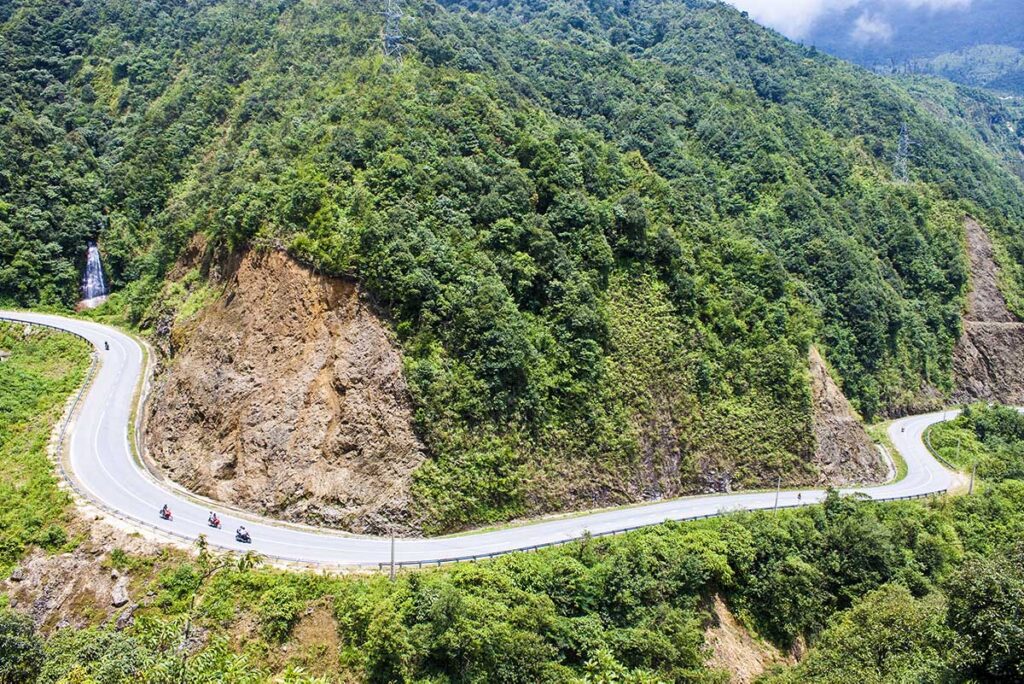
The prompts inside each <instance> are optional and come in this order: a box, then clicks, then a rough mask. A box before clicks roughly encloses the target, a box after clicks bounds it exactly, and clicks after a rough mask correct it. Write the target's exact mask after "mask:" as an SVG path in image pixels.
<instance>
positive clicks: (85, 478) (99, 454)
mask: <svg viewBox="0 0 1024 684" xmlns="http://www.w3.org/2000/svg"><path fill="white" fill-rule="evenodd" d="M0 318H6V319H15V320H19V321H25V322H30V323H40V324H46V325H50V326H53V327H57V328H60V329H62V330H66V331H69V332H72V333H76V334H78V335H80V336H82V337H84V338H85V339H87V340H88V341H89V342H90V343H92V345H93V346H94V347H95V348H96V353H97V355H98V357H99V364H98V366H97V370H96V375H95V378H94V380H93V382H92V384H91V386H90V387H89V389H88V391H87V392H86V393H85V395H84V396H83V397H82V401H81V403H80V404H79V407H78V412H77V414H76V417H75V419H74V420H73V422H72V424H71V426H70V427H69V431H68V433H67V436H66V439H65V444H66V449H67V450H66V454H67V457H66V460H65V463H66V465H67V471H66V475H67V477H68V478H69V479H70V480H71V482H72V484H73V485H74V486H75V488H76V489H77V490H78V492H79V494H81V495H83V496H85V497H87V498H88V499H90V500H91V501H92V502H93V503H94V504H96V505H98V506H100V507H102V508H104V509H106V510H107V511H108V512H110V513H111V514H113V515H116V516H117V517H118V518H120V519H121V520H123V521H125V522H128V523H130V524H132V525H136V526H140V527H146V528H149V529H151V530H152V529H154V528H155V529H157V530H160V531H161V532H164V533H167V534H170V535H173V536H176V537H178V538H182V539H187V540H194V539H196V538H197V537H198V536H199V535H200V534H205V535H206V536H207V539H208V540H209V542H210V544H211V545H213V546H216V547H221V548H223V549H229V550H233V551H245V550H252V551H257V552H259V553H261V554H263V555H265V556H268V557H273V558H276V559H282V560H293V561H299V562H304V563H311V564H317V565H326V566H348V565H369V566H377V565H378V564H387V563H389V561H390V559H391V540H390V539H388V538H381V537H367V536H354V535H346V534H343V533H336V532H330V531H326V530H319V529H314V528H310V527H304V526H297V525H292V524H287V523H280V522H275V521H273V520H271V519H268V518H263V517H259V516H256V515H250V514H245V513H239V512H236V511H229V510H225V508H224V506H223V505H222V504H215V503H213V502H209V501H205V500H203V499H201V498H199V497H196V496H194V495H192V494H190V493H188V492H185V491H184V490H182V489H181V488H180V487H177V486H176V485H173V484H171V483H168V482H163V481H161V480H160V478H158V477H156V476H154V475H153V474H152V473H151V472H150V471H149V470H148V469H146V468H145V467H144V466H142V465H141V464H140V462H139V461H138V460H137V458H136V457H135V456H134V454H133V451H132V448H131V446H130V443H129V439H128V436H129V431H130V430H134V425H133V424H132V404H133V398H134V395H135V392H136V389H137V388H138V387H139V386H140V378H141V376H142V373H143V370H144V369H143V359H144V355H143V350H142V348H141V347H140V346H139V344H138V343H137V342H136V341H135V340H134V339H133V338H131V337H129V336H128V335H125V334H124V333H121V332H119V331H117V330H115V329H114V328H110V327H107V326H104V325H100V324H97V323H92V322H89V321H83V320H77V319H72V318H65V317H62V316H55V315H49V314H37V313H28V312H15V311H0ZM104 342H107V343H109V345H110V349H109V350H105V349H104ZM955 414H956V412H955V411H949V412H948V413H931V414H926V415H920V416H912V417H909V418H904V419H901V420H897V421H895V422H894V423H893V425H892V427H891V428H890V429H889V435H890V437H891V438H892V441H893V443H894V444H895V446H896V448H897V449H898V450H899V452H900V453H901V454H902V456H903V458H904V460H905V461H906V463H907V476H906V477H905V478H904V479H902V480H900V481H899V482H895V483H891V484H887V485H882V486H877V487H865V488H862V489H857V490H843V491H844V493H849V492H852V491H859V492H862V493H864V494H865V495H867V496H869V497H871V498H874V499H894V498H904V497H907V498H909V497H915V496H923V495H928V494H934V493H937V492H942V491H945V490H946V489H948V488H949V487H950V486H951V485H952V484H953V481H954V476H953V474H952V473H951V472H950V471H948V470H947V469H946V468H944V467H943V466H942V465H941V464H940V463H938V462H937V461H936V460H935V459H934V458H933V457H932V456H931V454H930V453H929V452H928V449H927V448H926V447H925V445H924V443H923V441H922V437H923V433H924V430H925V428H927V427H928V426H929V425H932V424H933V423H936V422H939V421H941V420H943V419H944V418H945V417H953V416H954V415H955ZM824 496H825V492H824V491H823V490H818V489H804V490H799V491H798V490H786V491H783V492H781V493H780V494H779V495H778V505H779V507H790V506H798V505H806V504H811V503H816V502H819V501H821V500H822V499H823V498H824ZM165 503H166V504H167V505H168V506H170V508H171V510H172V511H173V512H174V519H173V521H164V520H161V519H160V517H159V515H158V510H159V508H160V507H161V505H163V504H165ZM775 505H776V492H774V491H771V492H751V493H740V494H727V495H708V496H694V497H687V498H682V499H673V500H666V501H660V502H656V503H649V504H642V505H637V506H631V507H627V508H620V509H614V510H603V511H598V512H594V513H588V514H585V515H575V516H567V517H561V518H549V519H544V520H541V521H538V522H534V523H529V524H524V525H520V526H515V527H508V528H505V529H498V530H491V531H485V532H479V533H472V534H465V535H460V536H452V537H439V538H430V539H398V540H397V541H396V542H395V549H394V553H395V559H396V561H397V562H399V563H403V562H404V563H414V564H415V563H420V562H423V563H428V562H436V561H438V560H449V559H455V558H460V557H472V556H486V555H489V554H495V553H501V552H507V551H514V550H519V549H525V548H529V547H531V546H535V545H543V544H552V543H561V542H565V541H568V540H571V539H576V538H579V537H581V536H584V535H585V534H588V533H589V534H593V535H596V534H602V533H609V532H613V531H616V530H622V529H627V528H633V527H641V526H646V525H656V524H659V523H662V522H664V521H666V520H686V519H690V518H696V517H702V516H707V515H714V514H718V513H722V512H728V511H736V510H754V509H767V508H772V507H773V506H775ZM211 509H215V510H217V511H218V513H219V515H220V517H221V520H222V521H223V529H221V530H217V529H213V528H210V527H209V526H208V525H207V524H206V520H207V515H208V512H209V510H211ZM240 524H244V525H245V526H246V527H247V528H248V530H249V531H250V533H251V535H252V543H251V544H242V543H239V542H236V541H235V536H234V530H235V528H236V527H237V526H238V525H240Z"/></svg>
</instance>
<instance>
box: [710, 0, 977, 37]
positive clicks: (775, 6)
mask: <svg viewBox="0 0 1024 684" xmlns="http://www.w3.org/2000/svg"><path fill="white" fill-rule="evenodd" d="M728 1H729V2H731V4H733V5H735V6H736V7H738V8H739V9H741V10H746V11H747V12H749V13H750V16H751V18H752V19H754V20H756V21H758V22H760V23H762V24H766V25H767V26H771V27H772V28H775V29H778V30H779V31H781V32H782V33H784V34H786V35H787V36H789V37H790V38H794V39H800V38H804V37H805V36H806V35H807V34H808V33H809V32H810V31H811V29H812V28H813V27H814V25H815V24H816V23H817V22H818V21H819V20H821V19H824V18H827V17H828V15H830V14H846V13H849V12H850V11H851V10H856V9H859V8H863V11H862V12H860V13H859V14H857V15H856V18H855V19H854V21H853V22H852V23H851V25H850V37H851V38H853V39H855V40H858V41H869V40H889V39H890V38H892V35H893V27H892V25H891V24H890V23H889V21H888V20H887V19H886V14H887V10H900V9H926V10H931V11H941V10H950V9H960V10H962V9H968V8H970V5H971V2H972V0H782V1H780V0H728Z"/></svg>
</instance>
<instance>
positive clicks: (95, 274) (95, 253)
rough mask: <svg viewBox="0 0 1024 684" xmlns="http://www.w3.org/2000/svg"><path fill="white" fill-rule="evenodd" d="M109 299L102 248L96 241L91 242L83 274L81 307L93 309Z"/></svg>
mask: <svg viewBox="0 0 1024 684" xmlns="http://www.w3.org/2000/svg"><path fill="white" fill-rule="evenodd" d="M105 301H107V284H106V282H104V280H103V264H102V262H100V249H99V247H97V246H96V243H94V242H90V243H89V253H88V255H87V257H86V260H85V275H83V276H82V301H81V302H80V303H79V307H80V308H83V309H91V308H93V307H96V306H99V305H100V304H102V303H103V302H105Z"/></svg>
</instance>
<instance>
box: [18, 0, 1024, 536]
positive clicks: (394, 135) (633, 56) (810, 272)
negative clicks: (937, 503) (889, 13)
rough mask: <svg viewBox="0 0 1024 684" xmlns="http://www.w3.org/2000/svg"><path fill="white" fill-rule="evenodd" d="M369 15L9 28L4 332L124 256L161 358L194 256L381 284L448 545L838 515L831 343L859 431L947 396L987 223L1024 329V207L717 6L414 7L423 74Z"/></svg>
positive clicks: (840, 75) (324, 7) (863, 87)
mask: <svg viewBox="0 0 1024 684" xmlns="http://www.w3.org/2000/svg"><path fill="white" fill-rule="evenodd" d="M373 10H374V8H370V7H366V6H364V5H362V4H359V3H353V2H351V0H334V1H332V2H318V3H312V2H295V1H287V2H281V3H277V4H268V3H257V4H255V5H254V4H251V3H245V2H238V1H235V0H221V1H217V2H214V1H206V2H196V3H186V4H182V3H173V2H160V1H154V2H148V3H137V2H129V1H128V0H115V1H113V2H110V1H106V0H104V1H100V0H81V1H79V2H75V3H70V4H66V5H65V4H54V3H42V2H35V1H29V0H19V1H17V2H12V3H7V4H6V5H4V6H3V8H0V22H2V24H0V67H2V68H0V74H2V75H0V79H3V80H2V83H3V85H4V86H6V87H4V88H2V89H0V93H2V95H0V98H2V101H0V127H2V129H3V135H2V136H0V301H5V300H10V301H14V302H17V303H20V304H25V305H38V304H55V303H62V304H65V305H66V304H69V303H71V302H72V301H73V300H74V298H75V282H76V273H77V267H76V266H77V265H79V264H80V261H81V259H82V252H83V247H84V245H85V242H86V240H87V239H90V238H93V237H97V236H98V237H99V239H100V243H101V247H102V250H103V252H104V256H105V258H106V264H107V266H108V269H109V270H110V272H111V280H112V282H113V284H114V285H115V287H116V288H118V289H119V290H120V293H119V295H118V297H116V298H115V303H116V305H117V306H120V307H122V308H123V310H124V311H125V312H126V314H127V315H128V316H130V317H131V318H132V320H134V321H136V322H138V323H140V324H141V325H143V326H152V325H154V324H155V322H156V321H157V320H165V321H166V320H168V317H169V314H172V313H173V312H172V311H169V309H170V307H171V303H172V302H173V301H176V300H181V299H182V298H180V297H167V296H164V295H163V294H161V293H162V288H164V286H165V278H166V276H167V274H168V273H169V269H170V268H171V266H172V265H173V263H174V262H175V260H176V259H177V258H178V257H179V255H181V254H182V252H183V250H184V249H185V248H186V246H187V245H189V244H190V241H191V240H192V239H193V236H195V235H197V234H202V235H203V236H204V238H205V240H204V241H203V242H201V243H195V244H202V245H205V249H206V251H205V258H206V260H207V262H206V263H207V265H209V264H211V263H213V264H216V263H219V262H220V261H221V260H222V259H223V258H224V257H225V255H227V254H228V253H230V252H233V251H237V250H240V249H244V248H246V247H247V246H255V247H256V248H276V247H284V248H287V249H288V250H289V251H290V252H291V253H292V254H293V255H295V256H296V257H298V258H300V259H301V260H303V261H305V262H307V263H310V264H313V265H315V266H316V268H318V269H320V270H322V271H326V272H329V273H337V274H348V275H353V276H355V277H357V278H358V279H359V280H360V281H361V282H362V283H363V284H364V285H365V286H366V287H367V288H368V290H369V291H370V292H371V293H372V295H373V296H374V297H375V299H376V300H377V301H378V302H379V303H380V305H381V307H382V308H383V309H384V310H386V312H387V313H388V314H389V316H390V319H391V323H392V324H393V326H394V328H395V330H396V332H397V333H398V335H399V337H400V339H401V342H402V345H403V348H404V352H405V357H406V365H407V367H406V371H407V375H408V379H409V385H410V388H411V391H412V395H413V399H414V402H415V404H416V408H417V411H416V420H417V424H418V427H419V430H420V432H421V433H422V436H423V438H424V440H425V442H426V443H427V445H428V446H429V448H430V451H431V454H432V457H433V458H432V459H430V460H429V461H428V462H427V464H426V465H425V466H424V467H423V468H422V469H421V471H420V472H419V473H418V474H417V479H416V508H417V514H418V516H419V517H420V518H421V519H422V520H423V521H424V524H425V526H426V529H428V530H431V531H436V530H442V529H451V528H458V527H463V526H466V525H469V524H473V523H479V522H487V521H496V520H503V519H508V518H511V517H515V516H518V515H525V514H532V513H537V512H542V511H548V510H555V509H561V508H565V507H574V506H587V507H590V506H594V505H599V504H614V503H622V502H627V501H634V500H637V499H640V498H650V497H654V496H666V495H675V494H679V493H685V492H690V491H694V490H698V489H709V488H715V489H720V488H724V487H733V488H743V487H750V486H756V485H758V484H763V483H765V482H768V481H772V480H773V479H774V477H775V475H776V474H780V473H781V474H782V475H783V476H784V477H785V478H786V480H787V481H789V482H793V483H796V482H811V481H814V480H815V479H816V474H815V472H814V471H813V468H812V467H811V466H809V465H808V462H809V457H810V455H811V454H812V452H813V449H814V444H813V440H812V437H811V433H810V430H809V425H810V415H811V413H810V396H809V390H808V380H807V374H806V370H805V369H806V354H807V349H808V345H809V344H810V343H811V341H814V340H816V341H817V342H819V343H820V344H821V345H822V346H823V349H824V351H825V353H826V356H827V358H828V360H829V363H830V364H831V366H832V367H833V368H834V369H835V371H836V372H837V374H838V375H839V379H840V380H841V381H842V384H843V388H844V391H845V392H846V393H847V395H848V396H850V398H851V399H852V400H853V402H854V404H855V405H856V407H857V408H858V409H859V410H860V411H861V412H862V413H863V414H864V415H865V416H867V417H871V416H873V415H876V414H879V413H884V412H887V411H895V410H901V409H905V408H908V407H914V406H917V405H919V404H920V403H922V402H925V401H933V399H928V398H927V397H932V396H934V393H933V390H934V389H937V390H939V392H942V391H946V390H948V389H949V388H950V386H951V382H952V380H951V372H950V364H951V361H950V359H951V352H952V348H953V345H954V342H955V340H956V339H957V337H958V335H959V312H960V308H961V305H962V301H963V291H964V287H965V283H966V265H965V260H964V257H963V255H962V249H961V241H962V229H961V226H960V223H961V218H962V216H963V214H964V213H965V212H971V213H973V214H975V215H977V216H979V217H980V218H982V219H984V220H985V221H986V223H987V224H988V225H989V227H990V228H992V230H993V231H994V232H995V233H996V236H997V238H998V241H999V243H1000V246H1001V247H1000V248H1001V249H1003V250H1005V253H1006V254H1007V273H1008V278H1007V283H1008V290H1009V291H1008V292H1007V296H1008V300H1009V303H1010V306H1011V307H1012V308H1014V309H1015V310H1018V311H1024V296H1022V295H1021V294H1020V293H1021V292H1024V285H1022V284H1024V275H1022V274H1024V271H1022V270H1021V268H1020V267H1019V266H1015V264H1021V263H1024V238H1022V233H1021V225H1022V221H1024V197H1022V194H1021V190H1022V184H1021V183H1020V182H1019V180H1018V179H1015V178H1014V177H1012V176H1011V175H1010V174H1009V173H1007V172H1006V171H1005V169H1003V168H1001V167H1000V165H999V164H998V163H997V162H996V161H995V160H994V159H993V158H992V157H991V155H988V154H987V153H985V152H983V151H981V150H980V148H979V146H978V145H977V144H976V142H975V141H973V140H969V139H967V138H965V137H962V136H957V135H951V134H950V133H949V130H948V129H947V128H945V127H943V125H941V124H940V123H939V122H938V121H937V120H936V119H935V118H934V117H933V116H931V115H930V114H928V113H926V112H925V111H924V110H922V109H920V108H919V107H918V106H917V105H916V104H915V102H914V100H913V99H912V98H911V97H910V96H908V95H907V94H906V93H905V92H904V91H903V90H901V89H900V88H899V87H898V86H896V85H893V84H892V83H889V82H886V81H884V80H881V79H878V78H873V77H870V76H867V75H865V74H863V73H862V72H860V71H858V70H856V69H854V68H853V67H850V66H848V65H845V64H843V63H840V62H838V61H836V60H833V59H831V58H828V57H826V56H824V55H821V54H818V53H816V52H815V51H814V50H812V49H806V48H803V47H800V46H797V45H794V44H791V43H787V42H786V41H784V40H782V39H781V38H780V37H779V36H777V35H776V34H773V33H771V32H768V31H765V30H763V29H760V28H759V27H757V26H755V25H753V24H752V23H750V22H749V21H747V20H746V19H745V18H743V17H742V16H741V15H740V14H739V13H738V12H735V11H733V10H731V9H729V8H728V7H726V6H723V5H719V4H716V3H711V2H696V1H695V2H687V3H675V2H671V3H669V2H660V1H655V0H644V2H641V3H632V4H617V3H611V2H598V3H582V2H575V1H570V2H550V3H547V2H545V3H541V2H527V1H519V0H517V1H514V2H501V3H476V2H473V3H469V2H467V3H459V2H444V3H441V4H437V3H434V2H417V3H412V4H411V5H410V6H409V7H408V11H409V13H410V14H411V15H414V16H415V21H412V20H410V21H409V22H408V26H407V27H406V29H405V30H406V32H407V33H408V34H409V36H410V38H411V40H410V43H409V49H408V51H407V55H406V57H405V59H404V61H402V62H401V63H400V64H399V63H387V64H385V63H383V62H382V59H381V57H380V56H379V54H377V52H376V51H375V50H374V49H373V44H374V41H375V40H376V36H377V35H378V31H379V24H380V17H379V15H377V14H376V13H375V12H374V11H373ZM903 122H907V123H908V124H909V126H910V128H911V130H912V133H913V136H914V139H915V140H916V141H918V142H919V143H920V146H919V148H917V151H916V153H915V158H914V160H913V163H912V182H911V183H909V184H900V183H897V182H894V179H893V178H892V174H891V169H892V161H893V154H894V151H895V147H896V143H897V139H898V132H899V129H900V125H901V124H902V123H903ZM213 271H214V272H217V269H216V268H214V269H213ZM204 272H205V271H204ZM173 287H177V288H179V289H180V286H178V285H174V286H173ZM636 330H648V331H651V332H652V333H655V334H653V335H645V336H641V335H637V334H636Z"/></svg>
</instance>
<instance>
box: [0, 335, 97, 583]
mask: <svg viewBox="0 0 1024 684" xmlns="http://www.w3.org/2000/svg"><path fill="white" fill-rule="evenodd" d="M24 331H25V327H24V326H22V325H11V324H2V323H0V349H3V350H5V351H8V352H11V357H10V358H9V359H8V360H7V361H6V362H4V363H0V468H2V469H3V473H4V475H3V477H2V478H0V574H2V573H5V572H6V571H7V570H9V569H10V567H11V566H12V565H14V564H15V563H16V562H17V561H18V560H19V559H20V558H21V557H22V555H23V554H24V553H25V551H26V549H27V548H28V547H29V546H30V545H33V544H36V545H39V546H42V547H43V548H46V549H49V550H58V549H61V548H64V547H66V546H68V544H69V541H68V533H67V530H66V523H67V519H68V517H67V509H68V504H69V501H70V499H69V497H68V495H67V494H66V493H65V492H63V491H61V490H60V489H59V488H58V487H57V478H56V475H55V474H54V469H53V465H52V463H51V462H50V460H49V458H48V457H47V453H46V447H47V444H48V442H49V439H50V434H51V432H52V430H53V426H54V424H55V423H56V421H57V420H58V419H59V418H60V416H61V413H62V410H63V407H64V405H65V402H66V401H67V399H68V397H69V396H70V395H71V393H72V392H74V391H75V389H76V388H77V387H78V386H79V385H80V384H81V382H82V379H83V377H84V375H85V372H86V369H87V368H88V366H89V348H88V346H87V345H86V343H85V342H83V341H82V340H80V339H78V338H77V337H74V336H72V335H66V334H62V333H54V332H50V331H48V330H45V329H43V328H39V327H34V328H33V329H32V333H31V334H30V335H28V336H26V335H25V334H24Z"/></svg>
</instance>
